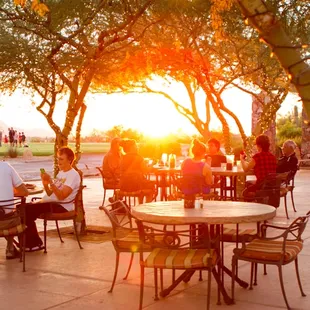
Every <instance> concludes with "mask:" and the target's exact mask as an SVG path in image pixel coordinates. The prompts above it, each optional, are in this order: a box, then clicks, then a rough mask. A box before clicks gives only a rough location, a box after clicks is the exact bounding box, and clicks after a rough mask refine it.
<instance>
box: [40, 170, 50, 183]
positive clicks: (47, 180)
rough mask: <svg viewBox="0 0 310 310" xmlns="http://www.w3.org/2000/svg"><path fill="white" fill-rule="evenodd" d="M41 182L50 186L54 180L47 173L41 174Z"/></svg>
mask: <svg viewBox="0 0 310 310" xmlns="http://www.w3.org/2000/svg"><path fill="white" fill-rule="evenodd" d="M41 180H42V183H43V185H48V184H50V183H51V182H52V178H51V176H50V175H49V174H47V173H46V172H45V173H41Z"/></svg>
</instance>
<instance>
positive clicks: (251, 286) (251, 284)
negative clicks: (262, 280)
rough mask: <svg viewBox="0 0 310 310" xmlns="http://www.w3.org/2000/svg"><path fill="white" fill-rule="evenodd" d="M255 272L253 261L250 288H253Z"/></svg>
mask: <svg viewBox="0 0 310 310" xmlns="http://www.w3.org/2000/svg"><path fill="white" fill-rule="evenodd" d="M253 274H254V263H251V279H250V287H249V290H253Z"/></svg>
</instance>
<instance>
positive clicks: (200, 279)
mask: <svg viewBox="0 0 310 310" xmlns="http://www.w3.org/2000/svg"><path fill="white" fill-rule="evenodd" d="M202 280H203V279H202V270H199V281H202Z"/></svg>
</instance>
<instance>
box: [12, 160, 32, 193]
mask: <svg viewBox="0 0 310 310" xmlns="http://www.w3.org/2000/svg"><path fill="white" fill-rule="evenodd" d="M8 165H9V167H10V169H11V177H12V184H13V191H14V195H15V196H21V197H23V196H28V195H29V192H28V189H27V188H26V186H25V184H24V183H23V180H22V179H21V177H20V176H19V174H18V173H17V172H16V170H15V169H14V168H13V167H12V166H11V165H10V164H8Z"/></svg>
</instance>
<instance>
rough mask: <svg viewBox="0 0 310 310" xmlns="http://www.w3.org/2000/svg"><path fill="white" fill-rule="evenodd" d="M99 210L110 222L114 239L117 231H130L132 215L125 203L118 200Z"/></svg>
mask: <svg viewBox="0 0 310 310" xmlns="http://www.w3.org/2000/svg"><path fill="white" fill-rule="evenodd" d="M101 208H102V210H103V211H104V212H105V214H106V215H107V217H108V218H109V220H110V222H111V225H112V229H113V237H114V238H116V234H117V231H118V230H123V229H132V215H131V213H130V209H129V207H128V206H127V204H126V202H125V201H122V200H118V201H115V202H113V203H111V204H109V205H107V206H106V207H105V206H102V207H101Z"/></svg>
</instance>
